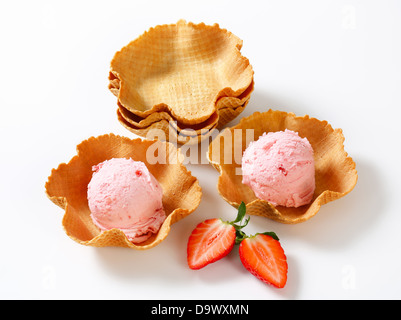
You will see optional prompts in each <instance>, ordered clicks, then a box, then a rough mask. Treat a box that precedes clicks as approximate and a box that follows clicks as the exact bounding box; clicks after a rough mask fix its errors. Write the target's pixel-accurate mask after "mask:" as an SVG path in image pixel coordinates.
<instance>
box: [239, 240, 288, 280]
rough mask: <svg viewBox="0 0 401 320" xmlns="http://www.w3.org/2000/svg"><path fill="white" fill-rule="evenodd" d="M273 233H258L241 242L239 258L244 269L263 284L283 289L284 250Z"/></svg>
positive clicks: (285, 266) (285, 264)
mask: <svg viewBox="0 0 401 320" xmlns="http://www.w3.org/2000/svg"><path fill="white" fill-rule="evenodd" d="M276 237H277V236H275V234H274V233H265V234H263V233H258V234H256V235H254V236H251V237H248V238H245V239H243V240H242V242H241V244H240V247H239V256H240V259H241V262H242V264H243V265H244V267H245V268H246V269H247V270H248V271H249V272H250V273H252V274H253V275H254V276H255V277H257V278H259V279H260V280H262V281H263V282H265V283H268V284H272V285H273V286H276V287H277V288H283V287H284V286H285V284H286V282H287V272H288V264H287V257H286V256H285V254H284V250H283V248H282V247H281V245H280V242H279V241H278V238H276Z"/></svg>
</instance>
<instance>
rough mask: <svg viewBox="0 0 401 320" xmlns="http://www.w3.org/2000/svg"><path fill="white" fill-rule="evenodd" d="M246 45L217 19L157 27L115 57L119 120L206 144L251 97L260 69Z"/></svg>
mask: <svg viewBox="0 0 401 320" xmlns="http://www.w3.org/2000/svg"><path fill="white" fill-rule="evenodd" d="M241 47H242V40H240V39H239V38H238V37H236V36H235V35H233V34H232V33H230V32H229V31H227V30H224V29H221V28H220V27H219V25H217V24H214V25H212V26H208V25H205V24H204V23H201V24H193V23H187V22H185V21H183V20H181V21H179V22H178V23H176V24H171V25H161V26H157V27H155V28H151V29H149V30H148V31H147V32H145V33H144V34H143V35H141V36H140V37H139V38H137V39H136V40H134V41H132V42H130V43H129V44H128V45H127V46H125V47H124V48H122V49H121V50H120V51H119V52H117V53H116V54H115V56H114V58H113V60H112V61H111V69H110V74H109V89H110V90H111V92H112V93H113V94H114V95H115V96H116V97H117V105H118V109H117V116H118V120H119V121H120V123H121V124H122V125H123V126H124V127H125V128H127V129H128V130H130V131H131V132H133V133H135V134H137V135H139V136H142V137H148V138H154V137H155V136H157V137H158V138H159V139H162V140H163V138H164V139H165V140H170V141H171V140H175V141H177V142H178V143H180V144H183V143H199V142H200V141H201V140H203V139H204V138H206V137H208V136H209V135H210V134H211V132H212V131H213V130H214V129H217V128H221V127H222V126H224V125H225V124H227V123H228V122H230V121H231V120H233V119H234V118H235V117H237V116H238V115H239V114H240V113H241V112H242V111H243V110H244V108H245V107H246V105H247V104H248V102H249V99H250V96H251V93H252V91H253V85H254V81H253V69H252V66H251V65H250V63H249V61H248V59H247V58H245V57H243V56H242V55H241V53H240V50H241Z"/></svg>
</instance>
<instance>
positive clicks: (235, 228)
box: [187, 202, 249, 270]
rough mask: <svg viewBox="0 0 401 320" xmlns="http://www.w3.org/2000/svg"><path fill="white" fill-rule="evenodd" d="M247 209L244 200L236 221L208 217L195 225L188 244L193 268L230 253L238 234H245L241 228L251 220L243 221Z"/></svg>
mask: <svg viewBox="0 0 401 320" xmlns="http://www.w3.org/2000/svg"><path fill="white" fill-rule="evenodd" d="M245 211H246V207H245V203H243V202H242V203H241V205H240V206H239V208H238V215H237V218H236V219H235V220H234V221H231V222H227V221H223V220H221V219H217V218H215V219H208V220H205V221H203V222H201V223H199V224H198V225H197V226H196V227H195V229H194V230H193V231H192V233H191V235H190V237H189V239H188V245H187V261H188V266H189V267H190V268H191V269H194V270H197V269H201V268H203V267H205V266H207V265H208V264H210V263H213V262H216V261H217V260H220V259H221V258H223V257H225V256H226V255H227V254H229V253H230V251H231V250H232V249H233V247H234V244H235V243H236V237H237V235H240V236H241V237H243V236H244V233H243V232H242V231H241V229H242V228H243V227H245V226H246V225H247V224H248V222H249V218H248V219H246V220H245V221H244V223H242V220H243V219H244V216H245ZM236 223H240V224H239V225H238V224H236Z"/></svg>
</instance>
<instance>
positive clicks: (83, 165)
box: [45, 134, 202, 250]
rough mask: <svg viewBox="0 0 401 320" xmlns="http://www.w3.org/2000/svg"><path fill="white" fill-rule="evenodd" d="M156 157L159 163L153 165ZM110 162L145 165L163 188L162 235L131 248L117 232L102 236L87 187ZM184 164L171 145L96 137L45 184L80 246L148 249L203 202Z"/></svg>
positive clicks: (111, 136) (116, 230) (86, 141)
mask: <svg viewBox="0 0 401 320" xmlns="http://www.w3.org/2000/svg"><path fill="white" fill-rule="evenodd" d="M154 157H157V159H159V162H160V163H157V162H156V161H153V160H156V158H154ZM112 158H132V159H133V160H135V161H142V162H144V163H145V165H146V166H147V168H148V170H149V171H150V172H151V173H152V174H153V176H154V177H155V178H156V179H157V181H158V182H159V183H160V185H161V186H162V189H163V207H164V210H165V212H166V220H165V221H164V223H163V224H162V226H161V227H160V230H159V232H158V233H157V234H154V235H152V237H151V238H149V239H148V240H147V241H145V242H143V243H140V244H133V243H132V242H130V241H129V240H128V239H127V237H126V236H125V234H124V233H123V232H122V231H120V230H118V229H112V230H108V231H104V232H101V231H100V230H99V229H98V228H97V227H96V226H95V225H94V223H93V222H92V219H91V217H90V210H89V207H88V201H87V186H88V183H89V182H90V180H91V178H92V166H94V165H97V164H99V163H101V162H103V161H105V160H110V159H112ZM149 159H152V160H151V161H148V160H149ZM164 160H165V161H164ZM182 160H183V155H182V154H181V153H180V152H179V151H177V149H176V148H175V147H174V146H173V145H172V144H170V143H166V142H161V141H157V140H155V141H149V140H141V139H135V140H131V139H128V138H125V137H120V136H116V135H113V134H108V135H103V136H99V137H96V138H95V137H92V138H89V139H88V140H85V141H83V142H82V143H80V144H79V145H78V146H77V155H76V156H75V157H73V158H72V159H71V160H70V162H69V163H67V164H66V163H63V164H60V165H59V167H58V168H57V169H53V170H52V172H51V175H50V177H49V179H48V181H47V182H46V186H45V188H46V194H47V196H48V197H49V199H50V200H51V201H53V202H54V203H55V204H56V205H58V206H59V207H61V208H62V209H64V210H65V213H64V217H63V222H62V223H63V227H64V229H65V231H66V233H67V235H68V236H70V237H71V238H72V239H73V240H75V241H76V242H78V243H80V244H83V245H89V246H96V247H105V246H120V247H128V248H133V249H139V250H144V249H150V248H152V247H154V246H156V245H157V244H159V243H160V242H161V241H163V240H164V239H165V238H166V237H167V235H168V233H169V232H170V227H171V225H172V224H174V223H175V222H177V221H179V220H180V219H183V218H185V217H186V216H188V215H189V214H191V213H192V212H193V211H195V209H196V208H197V207H198V205H199V203H200V200H201V196H202V191H201V187H200V186H199V183H198V180H197V179H196V178H195V177H193V176H192V175H191V172H190V171H188V170H187V169H186V167H185V166H184V165H183V164H182Z"/></svg>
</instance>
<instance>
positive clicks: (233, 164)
mask: <svg viewBox="0 0 401 320" xmlns="http://www.w3.org/2000/svg"><path fill="white" fill-rule="evenodd" d="M246 129H252V130H254V140H257V139H258V138H259V137H260V136H261V135H262V134H263V133H264V132H276V131H284V130H285V129H289V130H292V131H296V132H298V133H299V136H300V137H302V138H304V137H306V138H307V139H308V140H309V142H310V144H311V145H312V148H313V150H314V159H315V180H316V189H315V193H314V195H313V199H312V202H311V203H310V204H308V205H304V206H301V207H298V208H287V207H284V206H276V207H275V206H273V205H272V204H270V203H269V202H267V201H264V200H261V199H258V198H257V197H256V196H255V194H254V192H253V191H252V189H251V188H249V187H248V186H247V185H244V184H242V174H241V162H242V154H243V152H244V151H245V149H246V147H247V145H248V144H249V142H250V141H248V142H247V141H246V140H247V138H246ZM234 140H235V144H234ZM241 143H242V145H241ZM235 149H236V150H235ZM208 159H209V162H210V163H211V164H212V165H213V167H215V168H216V169H217V170H218V171H219V172H220V176H219V179H218V183H217V189H218V191H219V193H220V195H221V196H222V197H223V198H224V199H225V200H226V201H227V202H228V203H230V204H231V205H232V206H234V207H238V206H239V205H240V203H241V201H244V202H245V204H246V207H247V213H248V214H253V215H260V216H264V217H267V218H270V219H273V220H275V221H278V222H282V223H291V224H293V223H300V222H303V221H306V220H308V219H310V218H312V217H313V216H314V215H315V214H316V213H317V212H318V211H319V209H320V207H321V206H322V205H324V204H326V203H328V202H330V201H334V200H337V199H339V198H341V197H343V196H345V195H346V194H347V193H349V192H350V191H351V190H352V189H353V188H354V187H355V185H356V182H357V180H358V175H357V171H356V169H355V167H356V166H355V162H354V161H353V160H352V158H350V157H349V156H348V154H347V153H346V152H345V150H344V136H343V133H342V130H341V129H335V130H334V129H333V128H332V127H331V125H330V124H328V123H327V121H320V120H317V119H315V118H310V117H309V116H304V117H297V116H295V115H294V114H293V113H286V112H281V111H273V110H269V111H268V112H264V113H259V112H256V113H254V114H252V115H251V116H249V117H247V118H243V119H241V121H240V123H239V124H238V125H236V126H234V127H231V128H227V129H225V130H224V131H222V132H221V133H220V134H219V135H218V136H217V137H216V138H215V139H214V140H213V141H212V143H211V144H210V145H209V150H208Z"/></svg>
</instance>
